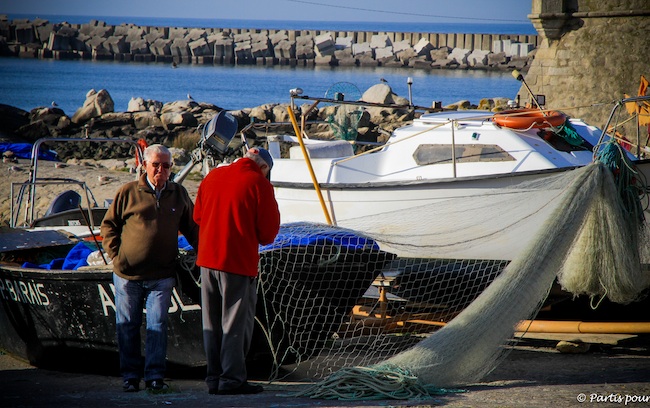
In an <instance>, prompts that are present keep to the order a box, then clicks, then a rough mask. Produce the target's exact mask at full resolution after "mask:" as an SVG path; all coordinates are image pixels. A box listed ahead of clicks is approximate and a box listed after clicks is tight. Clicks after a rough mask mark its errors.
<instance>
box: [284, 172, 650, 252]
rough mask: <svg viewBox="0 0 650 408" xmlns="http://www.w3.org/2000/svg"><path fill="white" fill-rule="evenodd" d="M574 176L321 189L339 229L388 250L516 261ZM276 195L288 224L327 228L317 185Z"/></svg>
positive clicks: (294, 186) (542, 175) (538, 175)
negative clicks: (314, 224)
mask: <svg viewBox="0 0 650 408" xmlns="http://www.w3.org/2000/svg"><path fill="white" fill-rule="evenodd" d="M572 170H575V168H563V169H554V170H546V171H534V172H521V173H513V174H507V175H495V176H487V177H467V178H456V179H445V180H439V181H428V182H424V181H423V182H409V183H365V184H362V183H358V184H321V185H320V187H321V191H322V195H323V199H324V203H325V207H326V208H327V210H328V212H329V216H330V217H331V219H332V221H333V223H335V224H336V225H338V226H340V227H345V228H350V229H354V230H357V231H361V232H363V233H366V234H368V235H369V236H371V237H373V238H374V239H376V240H377V241H378V242H379V243H380V245H381V248H382V250H385V251H388V252H392V253H395V254H396V255H398V256H401V257H412V258H442V259H492V260H508V261H510V260H512V259H514V258H516V257H517V256H518V255H519V254H521V253H522V252H523V251H524V250H525V249H526V248H527V247H528V246H529V245H530V244H531V242H532V241H533V239H534V237H535V235H536V233H537V231H539V230H540V228H541V226H542V225H543V223H544V222H546V221H547V220H548V218H549V217H550V215H551V214H552V213H553V211H555V210H556V208H557V206H558V205H559V203H560V201H561V200H560V197H561V194H562V193H563V190H564V187H566V186H565V185H562V184H561V183H556V184H555V186H554V187H553V188H548V187H546V181H549V180H551V179H552V178H559V177H561V176H562V175H563V174H566V172H569V171H572ZM639 170H640V171H641V172H642V173H644V174H650V162H648V161H644V162H642V163H640V165H639ZM537 186H544V187H537ZM274 187H275V193H276V199H277V201H278V204H279V207H280V214H281V217H282V222H297V221H311V222H322V223H324V222H326V216H325V213H324V211H323V206H322V205H321V202H320V201H319V199H318V195H317V193H316V191H315V190H314V188H313V186H312V185H310V184H308V183H300V184H297V183H282V182H277V183H275V182H274ZM646 216H650V214H648V212H647V211H646ZM405 242H407V243H408V245H404V244H403V243H405Z"/></svg>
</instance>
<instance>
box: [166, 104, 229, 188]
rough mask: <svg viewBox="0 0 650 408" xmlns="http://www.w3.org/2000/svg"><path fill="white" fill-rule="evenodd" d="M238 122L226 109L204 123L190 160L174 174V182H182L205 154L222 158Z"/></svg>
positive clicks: (218, 158)
mask: <svg viewBox="0 0 650 408" xmlns="http://www.w3.org/2000/svg"><path fill="white" fill-rule="evenodd" d="M237 129H238V123H237V119H235V117H234V116H232V115H231V114H229V113H228V112H226V111H221V112H219V114H217V115H216V116H215V117H213V118H212V119H210V121H208V123H206V124H205V126H204V127H203V130H202V131H201V140H200V141H199V148H198V149H195V150H194V151H193V152H192V161H190V162H189V163H187V165H185V167H184V168H183V169H182V170H181V171H180V172H178V174H176V175H175V176H174V179H173V181H174V182H175V183H182V182H183V180H184V179H185V177H186V176H187V175H188V174H189V173H190V171H191V170H192V168H193V167H194V166H195V165H197V164H198V163H200V162H201V161H202V160H203V159H204V158H205V157H206V156H212V157H214V158H215V159H217V160H222V159H223V157H224V156H225V155H226V152H227V151H228V145H229V144H230V141H231V140H232V138H233V137H234V136H235V134H236V133H237Z"/></svg>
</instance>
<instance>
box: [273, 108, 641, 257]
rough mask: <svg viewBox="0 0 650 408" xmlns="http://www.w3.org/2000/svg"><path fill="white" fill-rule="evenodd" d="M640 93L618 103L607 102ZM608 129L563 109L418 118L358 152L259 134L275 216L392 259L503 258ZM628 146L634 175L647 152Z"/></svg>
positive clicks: (533, 227) (528, 234)
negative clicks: (329, 227) (267, 155)
mask: <svg viewBox="0 0 650 408" xmlns="http://www.w3.org/2000/svg"><path fill="white" fill-rule="evenodd" d="M294 98H297V96H295V95H292V105H293V103H294ZM301 98H305V99H310V98H309V97H301ZM311 99H314V100H316V101H319V100H322V98H311ZM649 99H650V97H647V96H646V97H635V98H628V99H625V100H621V101H619V102H618V103H617V104H616V106H615V109H616V108H620V107H621V106H625V104H630V103H632V104H635V103H643V102H644V101H647V100H649ZM613 117H614V112H612V115H611V116H610V121H611V119H612V118H613ZM303 119H304V118H303ZM610 121H608V123H607V124H606V125H605V127H604V128H605V129H608V128H609V127H610ZM293 122H294V126H295V129H296V132H295V134H299V135H302V134H304V130H301V129H299V128H298V124H297V122H298V121H297V120H296V119H295V116H294V117H293ZM610 133H611V134H613V132H609V133H606V132H602V131H601V130H600V129H598V128H597V127H595V126H592V125H589V124H587V123H585V122H584V121H582V120H580V119H578V118H571V117H569V116H567V115H566V114H564V113H562V112H558V111H552V110H543V109H515V110H512V111H504V112H500V113H493V112H489V111H442V112H436V113H427V114H422V115H421V116H420V117H419V118H416V119H415V120H414V121H413V123H412V124H410V125H408V126H405V127H402V128H398V129H396V130H395V131H394V132H393V133H392V134H391V136H390V138H389V139H388V141H387V142H386V143H385V144H384V145H382V146H379V147H377V148H374V149H370V150H365V151H363V152H357V151H355V149H357V148H358V146H356V145H355V144H352V143H350V142H349V141H346V140H316V139H309V138H305V137H300V138H298V137H296V136H293V135H278V136H274V137H269V138H267V140H269V150H270V151H271V153H272V155H273V156H274V161H275V164H274V167H273V171H272V174H271V181H272V183H273V186H274V187H275V193H276V198H277V200H278V203H279V206H280V213H281V217H282V222H298V221H311V222H322V223H331V224H333V225H338V226H342V227H345V228H350V229H353V230H358V231H363V232H364V233H367V234H368V235H370V236H372V237H375V238H376V239H377V240H378V241H379V242H380V245H381V247H382V249H384V250H386V251H389V252H393V253H395V254H397V255H398V256H401V257H420V258H437V259H493V260H507V261H509V260H512V259H514V258H515V257H517V256H518V255H519V254H520V253H521V252H522V250H523V249H524V248H526V247H527V246H528V245H529V244H530V242H531V240H532V238H533V237H534V236H535V233H536V231H538V230H539V227H540V226H541V225H542V224H543V223H544V222H545V221H546V220H547V219H548V217H549V215H550V214H551V213H552V212H553V211H554V209H555V208H556V206H557V204H558V203H559V200H558V199H557V197H558V196H559V195H560V194H561V192H562V190H563V188H564V187H565V186H563V185H562V184H561V183H555V184H553V183H551V181H552V180H553V179H557V178H558V177H559V175H561V174H562V173H565V172H569V171H571V170H573V169H577V168H580V167H583V166H586V165H588V164H590V163H592V162H593V161H594V157H595V155H596V154H597V153H598V152H599V151H600V150H601V149H602V148H603V146H605V145H607V143H608V142H609V141H610V140H612V137H611V134H610ZM283 144H284V145H285V147H282V145H283ZM287 144H289V145H290V146H291V147H290V148H289V149H287V148H286V145H287ZM630 144H631V145H633V148H630V151H626V152H625V155H627V157H628V158H629V159H630V161H631V163H633V165H634V166H635V169H633V170H632V171H634V172H637V173H638V177H637V179H638V181H639V182H640V183H643V182H645V181H646V180H647V179H648V177H649V176H650V161H649V160H647V159H643V157H644V155H645V156H646V157H647V155H648V153H649V150H648V148H646V147H644V146H645V142H644V141H642V140H637V141H634V142H630ZM281 147H282V148H281ZM287 151H288V154H286V153H284V152H287ZM645 193H647V187H646V186H645V185H641V186H640V190H639V194H645ZM645 200H646V202H647V197H645ZM646 207H647V205H646ZM649 215H650V214H649Z"/></svg>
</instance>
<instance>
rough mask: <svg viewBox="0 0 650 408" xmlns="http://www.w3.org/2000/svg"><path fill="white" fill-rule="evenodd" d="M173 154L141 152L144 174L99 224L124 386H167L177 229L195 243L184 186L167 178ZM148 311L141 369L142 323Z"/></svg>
mask: <svg viewBox="0 0 650 408" xmlns="http://www.w3.org/2000/svg"><path fill="white" fill-rule="evenodd" d="M171 165H172V157H171V153H170V152H169V150H168V149H167V148H166V147H164V146H162V145H152V146H149V147H147V148H146V149H145V151H144V167H145V171H146V174H143V175H142V176H141V177H140V179H139V180H137V181H132V182H130V183H126V184H125V185H123V186H122V187H121V188H120V189H119V191H118V192H117V195H116V196H115V199H114V200H113V203H112V204H111V206H110V208H109V209H108V212H107V213H106V216H105V217H104V220H103V221H102V225H101V235H102V237H103V242H102V245H103V247H104V250H105V251H106V253H107V254H108V256H109V257H111V258H112V259H113V284H114V285H115V309H116V312H115V319H116V323H117V342H118V347H119V351H120V371H121V374H122V379H123V381H124V383H123V390H124V391H126V392H135V391H138V390H139V389H140V378H142V375H143V374H144V380H145V385H146V387H147V389H151V390H154V391H160V390H165V389H167V388H168V386H167V384H165V383H164V382H163V378H164V377H165V368H166V364H165V360H166V357H167V312H168V310H169V307H170V305H171V293H172V289H173V288H174V285H175V283H176V279H175V276H176V268H175V267H176V256H177V254H178V231H181V232H182V233H183V235H185V237H186V238H187V240H188V241H189V243H190V244H192V246H194V248H197V237H198V227H197V225H196V224H195V223H194V221H193V219H192V213H193V210H194V206H193V204H192V200H191V199H190V197H189V195H188V193H187V190H185V188H184V187H183V186H181V185H180V184H176V183H174V182H171V181H169V175H170V173H171ZM144 308H146V310H147V321H146V326H147V337H146V344H145V362H144V371H143V370H142V367H141V364H142V363H141V359H142V357H141V355H140V344H141V340H140V326H141V325H142V314H143V309H144Z"/></svg>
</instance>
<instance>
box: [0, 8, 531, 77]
mask: <svg viewBox="0 0 650 408" xmlns="http://www.w3.org/2000/svg"><path fill="white" fill-rule="evenodd" d="M538 41H539V39H538V36H536V35H496V34H461V33H452V34H440V33H404V32H362V31H354V32H338V31H321V30H299V31H297V30H268V29H260V28H255V29H253V28H241V29H233V28H185V27H151V26H138V25H134V24H126V23H124V24H120V25H118V26H115V25H109V24H106V23H105V22H103V21H98V20H91V21H90V22H88V23H85V24H70V23H67V22H50V21H48V20H45V19H40V18H37V19H34V20H26V19H21V20H9V19H8V17H7V16H6V15H0V56H18V57H23V58H53V59H94V60H116V61H135V62H154V61H155V62H162V63H169V64H179V63H187V64H189V63H194V64H226V65H251V64H256V65H289V66H305V67H312V66H364V67H371V66H385V67H405V68H414V69H428V70H430V69H482V70H507V71H511V70H513V69H518V70H520V71H526V70H527V69H528V66H529V65H530V63H531V62H532V60H533V57H534V54H535V50H536V48H537V45H538Z"/></svg>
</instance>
